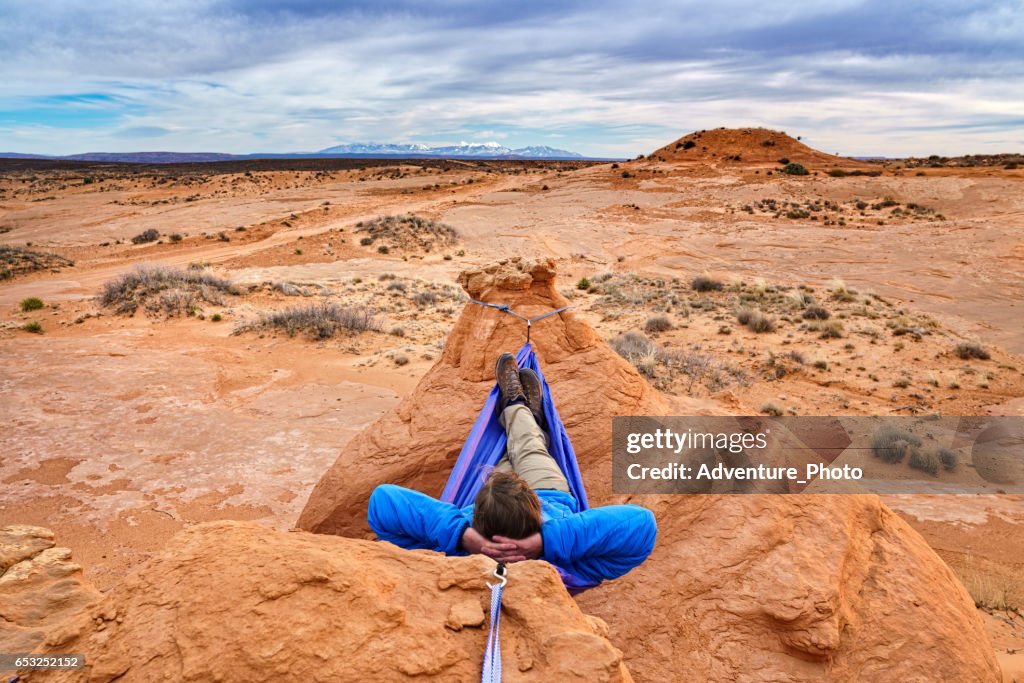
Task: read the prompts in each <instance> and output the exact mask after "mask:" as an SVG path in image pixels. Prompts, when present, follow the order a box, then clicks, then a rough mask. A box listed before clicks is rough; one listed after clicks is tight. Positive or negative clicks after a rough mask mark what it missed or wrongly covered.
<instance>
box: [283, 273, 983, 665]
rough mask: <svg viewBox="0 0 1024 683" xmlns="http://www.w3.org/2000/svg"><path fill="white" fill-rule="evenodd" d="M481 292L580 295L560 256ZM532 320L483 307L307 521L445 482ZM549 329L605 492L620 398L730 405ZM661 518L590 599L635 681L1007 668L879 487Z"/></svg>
mask: <svg viewBox="0 0 1024 683" xmlns="http://www.w3.org/2000/svg"><path fill="white" fill-rule="evenodd" d="M460 282H461V283H462V285H463V287H464V288H465V289H466V291H467V292H468V293H469V294H470V295H471V296H472V297H474V298H476V299H480V300H483V301H492V302H500V303H505V304H509V305H510V306H512V307H513V308H514V309H515V310H516V311H518V312H520V313H522V314H524V315H527V316H534V315H538V314H540V313H543V312H545V311H547V310H551V309H552V308H557V307H559V306H562V305H565V303H566V301H565V299H564V298H563V297H562V296H561V295H559V294H558V293H557V291H556V289H555V286H554V273H553V269H552V266H551V264H550V263H544V262H540V263H534V262H524V261H518V260H512V261H508V262H503V263H501V264H497V265H495V266H492V267H489V268H486V269H483V270H479V271H473V272H468V273H464V274H463V275H462V276H461V277H460ZM524 332H525V329H524V325H523V323H522V322H520V321H518V320H516V319H514V318H512V317H511V316H507V315H503V314H501V313H499V312H497V311H494V310H491V309H486V308H483V307H479V306H475V305H468V306H467V307H466V309H465V310H464V312H463V313H462V316H461V317H460V318H459V320H458V322H457V323H456V325H455V327H454V329H453V330H452V333H451V335H450V336H449V339H448V342H447V345H446V347H445V352H444V354H443V356H442V357H441V359H440V360H439V361H438V363H437V364H436V365H435V366H434V367H433V368H432V369H431V370H430V371H429V372H428V373H427V374H426V375H425V376H424V378H423V380H422V381H421V382H420V384H419V386H418V387H417V388H416V390H415V391H414V392H413V393H412V395H411V396H410V397H409V398H407V399H406V400H405V401H403V402H402V403H401V404H400V405H399V406H398V407H397V409H395V410H394V411H392V412H391V413H389V414H387V415H385V416H384V417H382V418H381V419H380V420H379V421H378V422H377V423H376V424H374V425H372V426H371V427H370V428H368V429H367V430H366V431H365V432H363V433H362V434H360V435H359V436H358V437H356V438H355V439H353V440H352V442H351V443H350V444H349V445H348V447H347V448H346V449H345V450H344V451H343V452H342V453H341V455H340V456H339V458H338V461H337V462H336V463H335V465H334V466H333V467H332V468H331V470H330V471H328V472H327V473H326V474H325V475H324V477H323V479H322V480H321V481H320V482H319V484H318V485H317V487H316V489H315V490H314V491H313V493H312V495H311V497H310V499H309V502H308V503H307V505H306V508H305V510H304V511H303V513H302V516H301V519H300V521H299V524H300V526H302V527H303V528H306V529H309V530H313V531H318V532H324V533H333V534H343V535H351V536H362V535H365V534H366V533H367V527H366V522H365V519H366V517H365V513H366V501H367V499H368V497H369V493H370V491H371V490H372V489H373V487H374V486H376V485H377V484H379V483H384V482H390V483H398V484H403V485H407V486H410V487H413V488H417V489H419V490H421V491H425V492H427V493H430V494H434V495H436V494H438V493H439V492H440V491H441V489H442V487H443V484H444V481H445V479H446V477H447V475H448V471H449V469H450V468H451V466H452V464H453V463H454V460H455V458H456V456H457V454H458V452H459V449H460V448H461V446H462V442H463V440H464V439H465V436H466V435H467V434H468V432H469V428H470V425H471V424H472V421H473V419H474V417H475V415H476V413H477V411H478V410H479V408H480V405H481V404H482V403H483V399H484V397H485V396H486V394H487V392H488V391H489V390H490V388H491V387H492V386H493V382H494V379H493V365H494V360H495V359H496V358H497V356H498V355H499V354H500V353H501V352H502V351H505V350H510V351H514V350H515V349H516V348H517V347H518V346H519V345H520V344H521V343H522V341H523V339H524ZM533 339H534V342H535V344H534V345H535V347H536V351H537V354H538V356H539V357H540V360H541V363H542V365H543V367H544V372H545V374H546V375H547V377H548V379H549V381H550V382H551V384H552V393H553V395H554V398H555V400H556V401H557V403H558V408H559V413H560V414H561V416H562V418H563V420H564V422H565V425H566V429H567V431H568V433H569V435H570V437H571V438H572V439H573V444H574V446H575V448H576V452H577V455H578V458H579V462H580V468H581V470H582V472H583V477H584V480H585V482H586V484H587V487H588V492H589V494H590V499H591V504H593V505H601V504H607V503H613V502H623V498H622V497H621V496H619V497H616V496H613V495H612V494H611V463H610V450H611V449H610V444H611V424H610V418H611V416H613V415H620V414H638V415H643V414H649V415H662V414H669V413H675V414H693V413H696V412H724V411H723V410H721V409H720V407H717V406H714V405H698V404H695V403H692V402H691V403H685V402H681V403H676V404H670V403H669V402H668V400H667V399H666V398H665V397H663V396H661V395H660V394H658V393H657V392H655V391H654V390H653V389H651V388H650V386H649V385H648V384H647V382H646V381H645V380H644V379H643V377H641V376H640V375H639V373H637V372H636V370H635V369H634V368H633V367H632V366H630V365H629V364H627V363H626V362H625V361H623V360H622V359H621V358H619V357H618V356H617V355H616V354H615V353H614V351H612V350H611V349H610V348H609V347H608V346H607V345H606V344H604V342H603V341H602V340H601V339H600V338H599V337H598V336H597V335H596V334H595V333H594V331H593V330H592V329H591V328H590V327H589V326H587V325H586V324H585V323H584V322H582V321H581V320H579V319H578V318H577V317H575V316H573V315H572V313H571V312H569V313H563V314H560V315H558V316H553V317H551V318H548V319H547V320H545V321H543V322H540V323H538V324H537V325H536V327H535V329H534V331H533ZM632 502H635V503H639V504H642V505H645V506H647V507H649V508H651V509H652V510H653V511H654V512H655V513H656V515H657V518H658V522H659V538H658V545H657V547H656V548H655V551H654V554H653V555H652V556H651V558H650V559H649V560H648V561H647V562H646V563H645V564H644V565H642V566H641V567H639V568H638V569H636V570H634V571H633V572H632V573H630V574H629V575H627V576H626V577H624V578H622V579H619V580H618V581H614V582H611V583H609V584H606V585H604V586H602V587H600V588H598V589H595V590H593V591H591V592H588V593H585V594H584V595H583V596H581V597H580V598H579V602H580V604H581V605H582V606H583V607H584V609H585V610H588V611H592V612H594V613H596V614H599V615H601V616H603V617H604V619H605V620H606V621H607V622H608V623H609V625H610V627H611V638H612V642H613V643H615V644H616V645H617V646H619V647H621V648H623V651H624V652H625V661H626V662H627V664H628V665H629V667H630V670H631V671H632V672H633V675H634V676H635V677H636V678H637V680H643V681H663V680H679V679H688V680H707V681H723V682H724V681H790V682H796V681H808V682H810V681H821V680H833V681H862V680H872V681H897V680H898V681H952V680H957V681H960V680H963V681H996V680H998V676H999V674H998V669H997V667H996V663H995V658H994V654H993V651H992V646H991V643H990V642H989V639H988V636H987V635H986V633H985V631H984V628H983V626H982V623H981V621H980V620H979V618H978V617H977V615H976V613H975V610H974V607H973V604H972V602H971V600H970V598H969V597H968V595H967V593H966V591H965V590H964V589H963V587H962V586H961V585H960V584H959V583H958V582H957V581H956V579H955V578H954V576H953V574H952V573H951V572H950V570H949V569H948V568H947V567H946V566H945V564H943V563H942V561H941V560H940V559H939V558H938V557H937V556H936V555H935V554H934V552H933V551H932V550H931V549H930V548H928V547H927V545H926V544H925V543H924V541H923V540H922V539H921V537H920V536H919V535H918V534H917V533H916V532H914V531H913V530H912V529H910V528H909V527H908V526H907V525H906V524H904V523H903V522H902V521H901V520H900V519H899V518H897V517H896V516H895V515H894V514H893V513H891V512H890V511H889V510H888V509H887V508H885V507H884V506H883V505H882V504H881V503H880V502H879V500H878V498H877V497H874V496H811V495H801V496H784V495H783V496H754V495H744V496H681V495H680V496H638V497H636V498H635V499H634V500H633V501H632Z"/></svg>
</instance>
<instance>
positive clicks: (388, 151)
mask: <svg viewBox="0 0 1024 683" xmlns="http://www.w3.org/2000/svg"><path fill="white" fill-rule="evenodd" d="M321 157H326V158H331V157H335V158H339V157H340V158H379V157H395V158H403V157H404V158H423V157H427V158H451V159H538V160H569V159H576V160H586V159H593V158H594V157H585V156H583V155H582V154H578V153H576V152H570V151H568V150H564V149H556V148H554V147H548V146H546V145H530V146H527V147H519V148H516V149H513V148H510V147H506V146H504V145H501V144H499V143H497V142H483V143H474V142H460V143H459V144H457V145H440V146H434V147H432V146H429V145H425V144H421V143H375V142H353V143H347V144H342V145H335V146H333V147H327V148H325V149H321V150H319V151H317V152H291V153H267V154H260V153H254V154H225V153H220V152H86V153H84V154H68V155H63V156H59V155H47V154H25V153H20V152H0V158H7V159H52V160H67V161H106V162H122V163H182V162H203V161H232V160H239V159H308V158H314V159H315V158H321ZM602 160H603V158H602Z"/></svg>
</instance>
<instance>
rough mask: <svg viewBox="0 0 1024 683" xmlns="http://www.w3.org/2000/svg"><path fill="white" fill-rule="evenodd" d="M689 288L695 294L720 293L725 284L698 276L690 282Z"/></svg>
mask: <svg viewBox="0 0 1024 683" xmlns="http://www.w3.org/2000/svg"><path fill="white" fill-rule="evenodd" d="M690 287H692V288H693V291H695V292H720V291H722V290H723V289H724V288H725V284H724V283H723V282H722V281H721V280H716V279H715V278H713V277H708V276H707V275H698V276H697V277H695V278H693V280H692V281H691V282H690Z"/></svg>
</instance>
